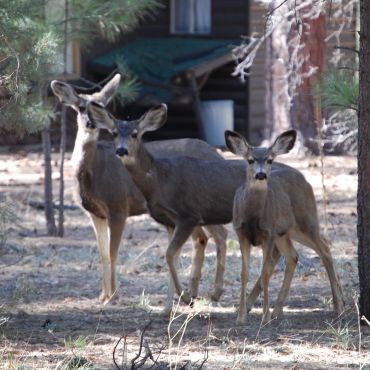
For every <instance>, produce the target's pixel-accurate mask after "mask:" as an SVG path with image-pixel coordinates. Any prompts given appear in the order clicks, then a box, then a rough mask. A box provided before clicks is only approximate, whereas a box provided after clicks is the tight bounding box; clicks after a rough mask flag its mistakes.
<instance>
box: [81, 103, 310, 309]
mask: <svg viewBox="0 0 370 370" xmlns="http://www.w3.org/2000/svg"><path fill="white" fill-rule="evenodd" d="M87 112H88V115H89V118H90V120H91V121H92V122H94V125H96V126H97V127H101V128H107V129H108V130H110V131H111V132H112V133H113V135H114V136H115V142H116V148H117V150H116V152H117V154H118V155H119V156H120V157H121V158H122V161H123V163H124V164H125V165H126V167H127V169H128V170H129V172H130V173H131V175H132V178H133V180H134V182H135V183H136V185H137V186H138V187H139V188H140V190H141V191H142V193H143V194H144V196H145V198H146V200H147V203H148V208H149V212H150V214H151V216H152V217H153V218H154V219H155V220H157V221H158V222H159V223H162V224H164V225H166V226H167V227H169V228H171V229H172V230H174V232H173V234H172V237H171V238H170V241H169V245H168V248H167V253H166V258H167V262H168V266H169V270H170V283H171V284H172V287H174V289H176V292H177V293H178V294H179V295H181V294H182V299H183V301H185V302H189V301H190V299H191V296H189V295H187V294H183V290H182V287H181V284H180V282H179V279H178V275H177V259H178V257H179V253H180V250H181V247H182V245H183V243H184V241H185V240H186V239H187V237H188V235H189V234H190V232H191V230H192V229H193V228H194V227H196V226H197V225H209V224H210V225H215V224H223V223H228V222H230V221H231V220H232V208H233V200H234V194H235V191H236V190H237V189H238V187H239V186H241V185H242V184H243V183H244V181H245V176H246V168H245V163H244V161H241V160H236V161H235V160H234V161H203V160H200V159H197V158H189V157H185V156H180V157H176V158H159V157H156V156H153V155H152V154H151V153H149V152H148V150H147V148H146V147H145V146H144V145H143V143H142V136H143V135H144V133H145V132H147V131H153V130H157V129H159V128H160V127H161V126H162V125H164V123H165V121H166V116H167V108H166V106H165V105H163V104H162V105H159V106H156V107H154V108H152V109H150V110H149V111H148V112H147V113H145V114H144V115H143V116H142V117H140V118H139V119H138V120H134V121H123V120H118V119H116V118H114V117H113V116H112V115H111V114H110V113H109V112H108V111H107V110H106V109H105V108H104V107H103V106H101V105H100V104H98V103H94V102H91V103H89V104H88V106H87ZM273 171H274V172H279V173H281V174H283V173H286V176H288V177H290V179H291V182H290V184H289V190H290V191H291V192H293V191H294V190H295V189H294V187H295V186H296V185H297V184H298V185H300V184H301V183H302V186H309V185H308V184H307V182H306V181H305V180H304V177H303V176H302V174H301V173H300V172H299V171H297V170H295V169H293V168H291V167H289V166H286V165H283V164H280V163H274V168H273ZM292 201H295V199H294V195H292ZM296 208H297V209H296ZM296 208H294V212H299V211H300V210H299V207H296ZM297 220H298V221H299V222H300V223H301V224H302V227H304V224H305V221H304V220H302V219H301V218H300V217H298V216H297ZM290 247H291V246H287V247H285V246H284V245H283V246H282V247H280V249H281V250H282V251H283V252H284V254H285V255H286V254H288V253H290V254H291V255H292V257H291V259H292V260H293V262H294V253H295V252H294V249H293V251H292V250H291V249H292V247H291V248H290ZM279 257H280V251H279V249H277V248H274V250H273V252H272V259H273V264H274V265H275V264H276V263H277V261H278V259H279ZM271 272H272V271H271ZM285 273H286V277H285V278H284V285H283V286H282V288H281V292H280V294H279V299H280V301H282V303H281V307H282V305H283V300H284V299H285V297H286V295H287V291H288V290H289V279H291V278H290V275H292V272H291V271H289V270H288V269H287V270H286V272H285ZM260 292H261V283H260V280H259V281H258V282H257V284H256V285H255V287H254V288H253V291H252V293H251V295H250V296H249V298H248V302H247V306H248V308H251V307H252V306H253V303H254V301H255V300H256V298H257V297H258V295H259V293H260Z"/></svg>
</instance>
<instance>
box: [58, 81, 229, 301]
mask: <svg viewBox="0 0 370 370" xmlns="http://www.w3.org/2000/svg"><path fill="white" fill-rule="evenodd" d="M119 82H120V75H119V74H117V75H116V76H114V77H113V78H112V80H111V81H110V82H108V83H107V84H106V86H105V87H104V88H103V89H102V90H101V91H100V92H97V93H94V94H91V95H86V94H77V92H76V91H75V90H74V88H73V87H72V86H71V85H69V84H67V83H65V82H61V81H56V80H55V81H52V83H51V88H52V91H53V93H54V94H55V95H56V96H57V97H58V98H59V100H60V101H61V102H62V103H64V104H66V105H68V106H70V107H72V108H73V109H74V110H75V111H76V112H77V125H78V130H77V136H76V141H75V145H74V149H73V154H72V167H73V173H74V197H75V199H76V201H77V202H78V203H79V204H80V205H81V206H82V208H83V209H84V210H85V211H86V213H87V214H88V216H89V217H90V219H91V222H92V225H93V228H94V232H95V236H96V240H97V244H98V249H99V253H100V258H101V263H102V270H103V279H102V292H101V294H100V300H101V301H103V302H105V303H107V302H108V301H109V300H110V299H112V298H113V297H114V296H117V295H116V278H115V276H116V273H115V269H116V258H117V253H118V248H119V245H120V241H121V237H122V233H123V229H124V226H125V221H126V218H127V217H128V216H132V215H139V214H142V213H146V212H147V207H146V201H145V198H144V196H143V195H142V193H141V192H140V190H139V189H138V188H137V187H136V186H135V184H134V183H133V181H132V179H131V177H130V175H129V173H128V172H127V170H126V168H125V167H124V166H123V165H122V163H121V161H120V160H119V159H118V158H117V156H116V155H115V152H114V147H113V146H112V145H111V143H104V142H98V141H97V140H98V136H99V129H98V128H97V127H96V126H94V125H93V124H92V122H91V121H90V120H89V118H88V116H87V114H86V105H87V103H88V102H90V101H93V102H99V104H102V105H104V106H105V105H107V104H108V103H109V101H110V100H111V99H112V97H113V96H114V94H115V93H116V90H117V88H118V85H119ZM148 150H150V151H151V152H154V153H157V154H159V155H167V156H171V155H174V156H176V155H180V154H184V153H188V155H191V156H198V157H202V158H206V159H213V160H222V159H223V158H222V157H221V156H220V155H219V154H218V153H217V151H216V150H215V149H214V148H212V147H211V146H209V145H208V144H206V143H205V142H202V141H200V140H194V139H180V140H166V141H163V142H153V143H150V144H148ZM208 231H209V232H210V233H211V235H212V237H213V238H214V239H215V242H216V246H217V268H216V278H215V287H214V292H213V293H212V295H211V297H212V299H214V300H218V299H219V297H220V296H221V293H222V289H223V273H224V268H225V257H226V237H227V232H226V229H225V228H223V227H221V226H215V227H209V228H208ZM192 238H193V242H194V252H193V261H194V263H193V265H192V272H191V279H190V282H189V288H190V290H191V292H192V295H193V296H196V295H197V292H198V285H199V280H200V271H201V265H202V263H203V259H204V249H205V247H206V245H207V235H206V234H205V233H204V231H203V230H202V229H201V228H196V229H194V232H193V234H192ZM168 294H169V298H168V300H170V299H171V302H172V297H170V296H171V294H172V293H171V289H170V291H169V293H168Z"/></svg>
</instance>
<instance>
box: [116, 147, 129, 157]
mask: <svg viewBox="0 0 370 370" xmlns="http://www.w3.org/2000/svg"><path fill="white" fill-rule="evenodd" d="M116 154H117V155H118V156H119V157H123V156H125V155H127V154H128V151H127V149H126V148H123V147H122V146H121V147H119V148H117V149H116Z"/></svg>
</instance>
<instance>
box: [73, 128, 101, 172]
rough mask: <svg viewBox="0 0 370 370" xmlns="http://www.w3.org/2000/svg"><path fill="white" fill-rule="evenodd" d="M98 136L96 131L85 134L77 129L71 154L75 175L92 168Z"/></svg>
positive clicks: (85, 132)
mask: <svg viewBox="0 0 370 370" xmlns="http://www.w3.org/2000/svg"><path fill="white" fill-rule="evenodd" d="M98 136H99V132H98V130H96V131H93V132H87V131H85V130H83V129H80V128H79V129H78V131H77V136H76V141H75V146H74V148H73V153H72V168H73V171H74V173H75V174H76V175H77V174H78V173H80V172H81V170H83V169H85V170H86V169H89V168H90V167H91V166H92V163H93V161H94V159H95V154H96V142H97V140H98Z"/></svg>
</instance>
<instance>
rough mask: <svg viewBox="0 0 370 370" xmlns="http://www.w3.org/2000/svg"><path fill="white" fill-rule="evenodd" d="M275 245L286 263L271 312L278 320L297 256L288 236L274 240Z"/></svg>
mask: <svg viewBox="0 0 370 370" xmlns="http://www.w3.org/2000/svg"><path fill="white" fill-rule="evenodd" d="M275 245H276V246H277V248H278V249H279V251H280V253H281V254H282V255H283V256H284V257H285V263H286V266H285V272H284V280H283V285H282V286H281V289H280V292H279V295H278V298H277V300H276V303H275V307H274V310H273V311H272V317H273V318H279V317H281V316H282V315H283V307H284V303H285V301H286V299H287V297H288V294H289V290H290V285H291V283H292V279H293V275H294V271H295V269H296V266H297V262H298V254H297V252H296V250H295V249H294V246H293V243H292V241H291V239H290V237H289V235H284V236H282V237H278V238H276V240H275Z"/></svg>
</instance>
